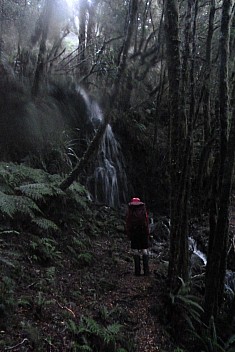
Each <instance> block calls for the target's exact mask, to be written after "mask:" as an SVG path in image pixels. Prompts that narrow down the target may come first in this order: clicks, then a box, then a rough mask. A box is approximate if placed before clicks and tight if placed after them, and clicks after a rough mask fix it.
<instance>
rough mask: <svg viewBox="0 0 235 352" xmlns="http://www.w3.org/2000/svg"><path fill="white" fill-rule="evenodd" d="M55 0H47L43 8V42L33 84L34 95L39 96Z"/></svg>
mask: <svg viewBox="0 0 235 352" xmlns="http://www.w3.org/2000/svg"><path fill="white" fill-rule="evenodd" d="M53 3H54V1H53V0H46V2H45V5H44V9H43V12H44V13H43V23H42V25H43V26H42V32H41V42H40V47H39V53H38V60H37V66H36V70H35V74H34V81H33V86H32V95H33V96H35V97H36V96H37V95H38V92H39V87H40V82H41V78H42V75H43V71H44V64H45V54H46V41H47V36H48V30H49V23H50V20H51V16H52V10H53Z"/></svg>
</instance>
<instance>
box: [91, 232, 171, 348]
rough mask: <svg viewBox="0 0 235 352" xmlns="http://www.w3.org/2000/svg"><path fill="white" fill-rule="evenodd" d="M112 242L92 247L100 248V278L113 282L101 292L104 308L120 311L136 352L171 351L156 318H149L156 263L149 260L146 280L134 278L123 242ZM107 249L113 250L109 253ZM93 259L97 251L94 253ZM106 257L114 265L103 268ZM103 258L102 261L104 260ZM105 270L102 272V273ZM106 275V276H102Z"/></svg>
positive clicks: (123, 240) (129, 258)
mask: <svg viewBox="0 0 235 352" xmlns="http://www.w3.org/2000/svg"><path fill="white" fill-rule="evenodd" d="M112 241H113V240H111V239H110V240H109V239H105V240H104V239H101V240H99V241H98V243H96V248H100V251H99V253H98V257H99V259H98V258H97V259H98V261H99V260H100V265H101V263H102V262H103V265H104V267H103V269H101V270H102V271H103V273H104V275H106V276H107V279H108V277H109V279H110V280H111V281H113V282H115V289H114V290H110V291H109V292H105V295H104V297H102V298H100V300H105V305H106V306H107V307H109V308H110V309H112V308H113V307H115V306H117V305H118V306H119V307H121V309H122V310H124V311H125V312H126V315H127V316H128V321H127V323H126V324H127V325H128V326H127V328H128V329H132V331H133V332H134V333H135V343H136V346H137V349H136V352H158V351H161V352H162V351H166V352H167V351H171V352H172V351H173V350H174V349H173V347H172V345H171V343H170V341H169V336H168V335H167V334H166V333H165V331H164V330H163V328H162V326H161V324H160V323H159V317H158V316H157V315H154V314H152V311H153V310H154V307H155V306H156V305H157V301H156V293H155V290H156V289H157V288H156V287H157V286H156V280H155V273H156V272H158V270H159V263H158V262H157V259H155V258H150V270H151V273H150V275H149V276H144V275H141V276H140V277H137V276H135V275H134V264H133V259H132V254H131V251H130V249H129V242H128V241H127V240H125V238H124V239H123V238H122V239H120V240H117V241H116V243H115V246H114V245H113V242H112ZM110 248H114V250H113V251H112V252H110ZM96 255H97V250H96ZM108 257H111V258H112V260H113V262H114V264H113V265H109V268H108V267H107V266H106V265H105V262H107V260H108ZM105 258H106V259H105ZM105 268H106V269H105ZM105 272H106V274H105Z"/></svg>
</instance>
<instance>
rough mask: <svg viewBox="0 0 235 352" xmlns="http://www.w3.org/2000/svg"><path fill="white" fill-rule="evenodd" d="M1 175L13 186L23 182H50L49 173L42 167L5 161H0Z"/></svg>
mask: <svg viewBox="0 0 235 352" xmlns="http://www.w3.org/2000/svg"><path fill="white" fill-rule="evenodd" d="M0 175H2V177H3V178H4V180H5V181H6V182H7V183H8V184H11V185H12V186H13V187H17V186H19V185H20V184H22V183H23V182H48V179H49V176H48V174H47V173H46V172H45V171H43V170H41V169H33V168H31V167H28V166H25V165H18V164H14V163H4V162H2V163H0Z"/></svg>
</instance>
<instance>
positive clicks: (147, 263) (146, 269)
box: [143, 254, 150, 276]
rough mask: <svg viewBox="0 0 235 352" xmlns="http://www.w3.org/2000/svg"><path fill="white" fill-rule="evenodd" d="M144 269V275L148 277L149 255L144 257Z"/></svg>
mask: <svg viewBox="0 0 235 352" xmlns="http://www.w3.org/2000/svg"><path fill="white" fill-rule="evenodd" d="M143 268H144V275H145V276H148V275H149V274H150V272H149V256H148V255H147V254H144V255H143Z"/></svg>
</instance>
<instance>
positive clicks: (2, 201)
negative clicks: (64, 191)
mask: <svg viewBox="0 0 235 352" xmlns="http://www.w3.org/2000/svg"><path fill="white" fill-rule="evenodd" d="M35 212H38V213H41V210H40V209H39V207H38V206H37V204H36V203H34V202H33V201H32V200H31V199H29V198H26V197H22V196H12V195H8V194H5V193H3V192H1V191H0V213H2V214H3V215H8V216H9V217H10V218H12V217H13V216H14V215H15V214H16V213H20V214H23V215H29V216H30V217H31V218H33V217H35Z"/></svg>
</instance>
